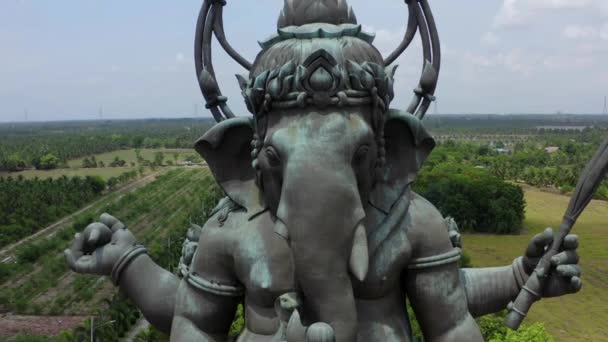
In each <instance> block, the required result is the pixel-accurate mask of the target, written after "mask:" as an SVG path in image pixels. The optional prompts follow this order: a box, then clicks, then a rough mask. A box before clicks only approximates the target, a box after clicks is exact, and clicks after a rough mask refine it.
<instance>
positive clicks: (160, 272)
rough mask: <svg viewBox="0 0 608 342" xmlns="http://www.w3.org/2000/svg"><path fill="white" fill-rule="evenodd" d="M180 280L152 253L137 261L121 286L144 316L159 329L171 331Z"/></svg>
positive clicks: (123, 276)
mask: <svg viewBox="0 0 608 342" xmlns="http://www.w3.org/2000/svg"><path fill="white" fill-rule="evenodd" d="M178 285H179V279H178V278H177V276H175V275H174V274H172V273H171V272H168V271H166V270H165V269H163V268H161V267H160V266H158V265H157V264H156V263H154V261H152V259H151V258H150V257H149V256H148V255H141V256H139V257H137V258H136V259H135V260H133V261H132V262H131V263H130V264H129V266H128V267H127V268H126V269H125V270H124V271H123V272H122V275H121V277H120V282H119V286H120V289H121V291H123V292H124V293H125V294H126V295H127V297H129V298H130V299H131V300H132V301H133V303H134V304H135V306H137V307H138V308H139V310H141V312H142V313H143V315H144V317H145V318H146V319H147V320H148V322H150V323H151V324H152V325H153V326H154V327H156V328H157V329H158V330H160V331H162V332H164V333H167V334H168V333H169V332H170V331H171V322H172V321H173V315H174V308H175V300H176V298H175V297H176V293H177V290H178Z"/></svg>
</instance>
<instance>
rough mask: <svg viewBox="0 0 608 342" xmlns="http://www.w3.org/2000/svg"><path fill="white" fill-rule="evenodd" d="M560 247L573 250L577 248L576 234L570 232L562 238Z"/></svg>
mask: <svg viewBox="0 0 608 342" xmlns="http://www.w3.org/2000/svg"><path fill="white" fill-rule="evenodd" d="M562 248H563V249H565V250H574V249H577V248H578V235H575V234H570V235H568V236H566V237H565V238H564V242H563V243H562Z"/></svg>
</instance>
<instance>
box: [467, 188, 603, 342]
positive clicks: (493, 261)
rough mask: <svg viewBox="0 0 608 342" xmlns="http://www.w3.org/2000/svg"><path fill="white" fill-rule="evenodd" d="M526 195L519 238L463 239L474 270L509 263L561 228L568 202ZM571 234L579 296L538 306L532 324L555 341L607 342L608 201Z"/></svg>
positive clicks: (533, 192) (593, 207) (594, 206)
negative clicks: (575, 242)
mask: <svg viewBox="0 0 608 342" xmlns="http://www.w3.org/2000/svg"><path fill="white" fill-rule="evenodd" d="M524 190H525V197H526V202H527V207H526V221H525V230H524V232H523V233H522V234H521V235H518V236H496V235H473V234H467V235H465V236H464V238H463V243H464V250H465V251H466V252H467V253H468V254H469V255H470V256H471V259H472V262H473V264H474V265H475V266H476V267H484V266H498V265H506V264H509V263H511V262H512V261H513V259H514V258H516V257H517V256H520V255H522V254H523V252H524V250H525V248H526V246H527V245H528V242H529V241H530V239H531V238H532V236H534V234H537V233H539V232H542V231H543V230H544V229H545V228H547V227H554V228H556V227H558V226H559V224H560V222H561V217H562V215H563V214H564V211H565V210H566V207H567V206H568V201H569V200H570V199H569V197H568V196H563V195H557V194H553V193H548V192H543V191H540V190H538V189H534V188H524ZM573 232H574V233H576V234H578V235H579V238H580V248H579V254H580V256H581V261H580V263H581V266H582V268H583V289H582V290H581V292H579V293H578V294H575V295H570V296H566V297H562V298H555V299H543V300H542V301H540V302H538V303H536V304H535V306H534V307H532V310H531V311H530V314H529V316H528V322H533V321H539V322H544V323H545V325H546V327H547V329H548V330H549V332H550V333H551V334H552V335H553V336H554V337H555V339H556V341H564V342H566V341H568V342H570V341H608V324H607V323H606V322H608V202H602V201H593V202H591V204H589V207H587V209H586V211H585V212H584V213H583V215H582V216H581V217H580V219H579V221H578V223H577V224H576V226H575V228H574V231H573Z"/></svg>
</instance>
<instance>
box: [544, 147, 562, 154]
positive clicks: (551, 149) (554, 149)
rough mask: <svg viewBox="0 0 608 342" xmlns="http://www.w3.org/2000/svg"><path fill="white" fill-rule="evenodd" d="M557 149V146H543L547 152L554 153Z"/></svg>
mask: <svg viewBox="0 0 608 342" xmlns="http://www.w3.org/2000/svg"><path fill="white" fill-rule="evenodd" d="M558 151H559V147H557V146H547V147H545V152H547V153H555V152H558Z"/></svg>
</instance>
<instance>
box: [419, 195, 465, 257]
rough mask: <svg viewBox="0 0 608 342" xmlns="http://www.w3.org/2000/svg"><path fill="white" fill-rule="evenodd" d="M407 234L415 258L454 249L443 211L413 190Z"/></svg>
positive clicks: (431, 255)
mask: <svg viewBox="0 0 608 342" xmlns="http://www.w3.org/2000/svg"><path fill="white" fill-rule="evenodd" d="M408 217H409V220H407V221H408V227H407V236H408V239H409V241H410V243H411V246H412V257H413V258H425V257H433V256H436V255H441V254H444V253H449V252H451V251H452V250H453V249H454V245H453V243H452V239H451V238H450V232H449V227H448V224H447V221H446V219H445V218H444V217H443V215H442V214H441V212H439V210H438V209H437V208H436V207H435V206H434V205H433V204H432V203H431V202H429V201H428V200H427V199H426V198H424V197H422V196H421V195H419V194H417V193H415V192H411V197H410V206H409V209H408Z"/></svg>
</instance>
